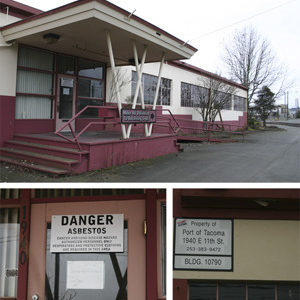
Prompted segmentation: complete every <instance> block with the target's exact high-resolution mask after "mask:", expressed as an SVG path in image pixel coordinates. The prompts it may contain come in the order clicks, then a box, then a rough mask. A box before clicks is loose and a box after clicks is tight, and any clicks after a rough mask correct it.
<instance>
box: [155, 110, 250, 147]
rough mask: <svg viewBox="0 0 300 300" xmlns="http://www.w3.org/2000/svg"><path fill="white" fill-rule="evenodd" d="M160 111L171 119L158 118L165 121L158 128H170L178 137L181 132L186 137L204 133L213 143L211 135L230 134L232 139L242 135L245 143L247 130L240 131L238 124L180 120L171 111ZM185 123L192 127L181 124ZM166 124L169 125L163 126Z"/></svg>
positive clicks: (164, 116) (158, 124)
mask: <svg viewBox="0 0 300 300" xmlns="http://www.w3.org/2000/svg"><path fill="white" fill-rule="evenodd" d="M160 110H161V111H166V112H168V113H169V116H170V117H168V116H166V115H162V116H160V117H158V119H162V120H163V121H159V122H157V123H156V126H161V127H169V128H170V129H171V131H172V132H173V133H174V134H175V135H178V133H179V132H182V133H183V134H184V135H191V134H194V133H196V134H201V133H204V134H206V136H207V140H208V141H211V140H212V137H211V133H229V136H230V138H232V135H233V134H239V135H242V136H243V141H244V138H245V130H244V128H242V129H241V130H238V129H240V127H239V125H238V124H227V123H223V122H209V121H196V120H190V119H180V118H175V117H174V115H173V114H172V112H171V111H170V110H169V109H160ZM166 119H167V120H166ZM183 122H185V123H190V124H191V125H190V126H184V125H182V124H180V123H183ZM164 123H165V124H167V125H163V124H164ZM193 125H197V126H193ZM226 128H227V130H226Z"/></svg>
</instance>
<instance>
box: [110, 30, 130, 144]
mask: <svg viewBox="0 0 300 300" xmlns="http://www.w3.org/2000/svg"><path fill="white" fill-rule="evenodd" d="M106 42H107V47H108V53H109V60H110V66H111V70H112V75H113V84H115V88H116V94H117V103H118V109H119V115H120V118H121V109H122V103H121V97H120V91H119V87H118V80H117V76H116V66H115V60H114V54H113V49H112V45H111V38H110V34H109V32H108V31H106ZM121 128H122V136H123V139H126V138H127V136H126V127H125V124H121Z"/></svg>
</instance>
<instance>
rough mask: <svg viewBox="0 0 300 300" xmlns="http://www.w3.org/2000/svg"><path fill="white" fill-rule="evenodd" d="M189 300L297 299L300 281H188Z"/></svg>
mask: <svg viewBox="0 0 300 300" xmlns="http://www.w3.org/2000/svg"><path fill="white" fill-rule="evenodd" d="M189 294H190V297H189V300H202V299H203V300H204V299H205V300H212V299H213V300H214V299H218V300H246V299H247V300H299V299H300V298H299V297H300V283H299V282H297V283H282V284H281V283H279V284H269V283H267V284H266V283H247V282H234V283H233V282H219V283H210V282H209V283H202V282H190V284H189Z"/></svg>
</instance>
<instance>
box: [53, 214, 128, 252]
mask: <svg viewBox="0 0 300 300" xmlns="http://www.w3.org/2000/svg"><path fill="white" fill-rule="evenodd" d="M123 232H124V215H122V214H106V215H59V216H58V215H56V216H52V224H51V245H50V251H51V252H123Z"/></svg>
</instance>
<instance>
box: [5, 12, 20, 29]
mask: <svg viewBox="0 0 300 300" xmlns="http://www.w3.org/2000/svg"><path fill="white" fill-rule="evenodd" d="M19 20H20V18H17V17H14V16H10V15H7V14H3V13H0V27H2V26H6V25H8V24H11V23H14V22H17V21H19Z"/></svg>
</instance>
